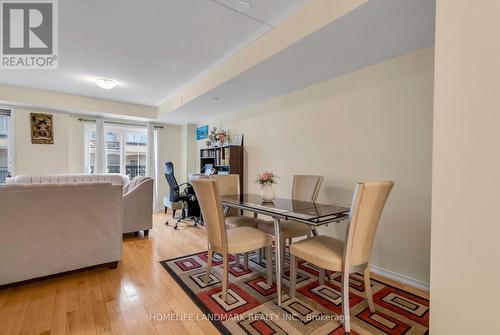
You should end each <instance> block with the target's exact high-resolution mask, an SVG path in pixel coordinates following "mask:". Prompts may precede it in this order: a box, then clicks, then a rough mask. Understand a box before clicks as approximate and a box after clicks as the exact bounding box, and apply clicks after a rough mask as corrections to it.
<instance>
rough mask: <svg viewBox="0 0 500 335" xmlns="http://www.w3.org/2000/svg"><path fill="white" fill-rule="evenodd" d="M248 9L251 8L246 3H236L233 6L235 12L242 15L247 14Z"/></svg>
mask: <svg viewBox="0 0 500 335" xmlns="http://www.w3.org/2000/svg"><path fill="white" fill-rule="evenodd" d="M250 7H252V5H250V3H249V2H247V1H238V2H237V3H236V4H235V5H234V9H236V11H238V12H240V13H243V14H246V13H248V11H249V10H250Z"/></svg>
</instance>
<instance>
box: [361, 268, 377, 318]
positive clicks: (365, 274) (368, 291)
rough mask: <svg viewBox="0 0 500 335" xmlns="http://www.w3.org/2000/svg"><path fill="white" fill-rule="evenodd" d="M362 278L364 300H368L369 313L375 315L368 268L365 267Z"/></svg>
mask: <svg viewBox="0 0 500 335" xmlns="http://www.w3.org/2000/svg"><path fill="white" fill-rule="evenodd" d="M363 278H364V279H365V293H366V300H368V307H369V308H370V312H372V313H375V304H374V303H373V296H372V286H371V283H370V267H367V268H366V269H365V270H364V271H363Z"/></svg>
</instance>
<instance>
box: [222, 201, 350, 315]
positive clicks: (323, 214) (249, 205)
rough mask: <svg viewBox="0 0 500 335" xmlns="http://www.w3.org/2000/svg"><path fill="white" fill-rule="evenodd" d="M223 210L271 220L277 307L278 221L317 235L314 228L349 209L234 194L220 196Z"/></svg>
mask: <svg viewBox="0 0 500 335" xmlns="http://www.w3.org/2000/svg"><path fill="white" fill-rule="evenodd" d="M221 200H222V205H223V206H224V211H225V213H227V211H228V210H229V208H237V209H241V210H245V211H249V212H253V213H256V214H262V215H266V216H270V217H272V218H273V220H274V237H275V238H274V250H275V262H276V295H277V304H278V306H280V307H281V303H282V292H281V278H282V275H281V274H282V270H283V264H281V259H282V258H281V257H280V250H281V245H280V244H281V243H282V242H281V238H280V221H281V220H293V221H297V222H301V223H303V224H306V225H309V226H311V227H312V232H313V235H317V230H316V228H317V227H319V226H322V225H325V224H328V223H333V222H340V221H342V220H345V219H347V218H348V217H349V210H350V209H349V208H348V207H343V206H338V205H327V204H320V203H317V202H312V201H302V200H295V199H286V198H274V200H273V201H272V202H263V200H262V199H261V197H260V196H259V195H257V194H250V193H245V194H239V195H238V194H235V195H224V196H222V197H221Z"/></svg>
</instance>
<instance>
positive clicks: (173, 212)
mask: <svg viewBox="0 0 500 335" xmlns="http://www.w3.org/2000/svg"><path fill="white" fill-rule="evenodd" d="M176 210H177V209H172V218H175V211H176Z"/></svg>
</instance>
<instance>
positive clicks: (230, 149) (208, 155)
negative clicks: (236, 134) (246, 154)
mask: <svg viewBox="0 0 500 335" xmlns="http://www.w3.org/2000/svg"><path fill="white" fill-rule="evenodd" d="M205 164H213V166H214V168H216V169H217V171H218V173H220V172H223V173H229V174H237V175H239V176H240V192H241V193H243V146H240V145H226V146H223V147H214V148H203V149H200V169H201V170H200V173H203V172H204V171H203V167H204V166H205Z"/></svg>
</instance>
